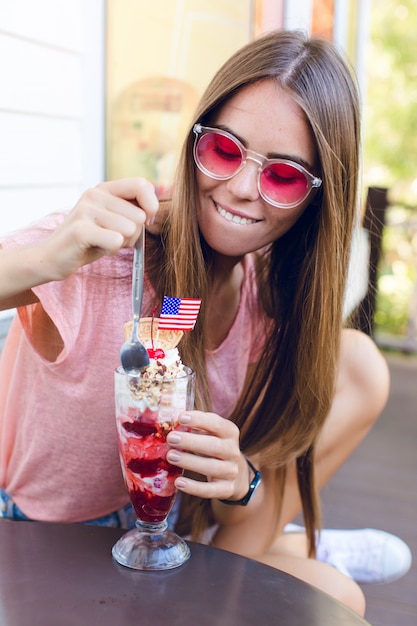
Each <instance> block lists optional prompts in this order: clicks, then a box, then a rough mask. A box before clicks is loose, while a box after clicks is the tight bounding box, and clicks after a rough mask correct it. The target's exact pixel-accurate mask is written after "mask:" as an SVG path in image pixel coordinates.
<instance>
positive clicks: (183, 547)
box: [112, 521, 191, 570]
mask: <svg viewBox="0 0 417 626" xmlns="http://www.w3.org/2000/svg"><path fill="white" fill-rule="evenodd" d="M136 526H137V528H135V529H133V530H129V532H127V533H126V534H125V535H123V537H121V538H120V539H119V540H118V542H117V543H116V544H115V545H114V546H113V549H112V555H113V558H114V560H115V561H117V563H119V564H120V565H123V566H124V567H129V568H131V569H137V570H166V569H173V568H174V567H179V566H180V565H182V564H183V563H185V562H186V561H188V559H189V558H190V554H191V553H190V548H189V547H188V545H187V543H186V542H185V541H184V539H182V538H181V537H179V536H178V535H177V534H176V533H174V532H173V531H172V530H169V528H168V527H167V523H166V521H165V522H161V524H155V525H153V524H144V523H142V522H140V521H138V522H136Z"/></svg>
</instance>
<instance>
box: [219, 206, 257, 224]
mask: <svg viewBox="0 0 417 626" xmlns="http://www.w3.org/2000/svg"><path fill="white" fill-rule="evenodd" d="M214 205H215V207H216V211H217V213H219V215H221V216H222V217H224V219H225V220H226V221H227V222H233V224H241V225H243V226H245V225H247V224H255V223H256V222H258V221H259V220H253V219H251V218H250V217H243V216H241V215H237V214H236V213H230V211H227V210H226V209H224V208H223V207H221V206H220V205H219V204H217V203H216V202H215V203H214Z"/></svg>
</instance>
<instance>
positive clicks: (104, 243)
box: [0, 178, 158, 309]
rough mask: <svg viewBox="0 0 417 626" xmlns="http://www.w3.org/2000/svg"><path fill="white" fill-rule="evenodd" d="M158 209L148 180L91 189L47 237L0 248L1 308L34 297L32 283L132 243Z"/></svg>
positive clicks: (71, 270)
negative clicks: (12, 247)
mask: <svg viewBox="0 0 417 626" xmlns="http://www.w3.org/2000/svg"><path fill="white" fill-rule="evenodd" d="M138 207H139V208H138ZM157 210H158V200H157V198H156V195H155V192H154V188H153V186H152V185H151V183H149V182H148V181H146V180H144V179H140V178H128V179H123V180H118V181H111V182H107V183H102V184H100V185H98V186H97V187H94V188H93V189H89V190H88V191H86V192H85V193H84V194H83V195H82V196H81V198H80V200H79V202H78V203H77V205H76V206H75V207H74V209H73V210H72V211H71V212H70V213H69V214H68V215H67V217H66V218H65V219H64V221H63V222H62V224H61V225H60V226H59V227H58V228H57V229H56V230H55V231H54V232H53V233H52V234H51V235H49V237H47V238H45V239H43V240H41V241H38V242H37V243H35V244H32V245H28V246H21V247H19V248H14V249H7V250H6V249H1V250H0V309H6V308H12V307H15V306H23V305H26V304H30V303H31V302H36V301H37V299H36V297H35V296H34V294H32V292H31V291H30V290H31V289H32V287H35V286H37V285H40V284H43V283H46V282H50V281H52V280H63V279H65V278H67V277H68V276H70V275H71V274H73V273H74V272H76V271H77V270H78V269H79V268H80V267H82V266H83V265H86V264H88V263H91V262H93V261H95V260H97V259H99V258H100V257H102V256H104V255H114V254H116V253H117V252H118V251H119V250H120V249H121V248H123V247H130V246H133V245H134V243H135V241H136V239H137V238H138V236H139V232H140V229H141V228H142V226H143V225H144V224H145V223H146V224H152V223H153V222H154V219H155V215H156V212H157Z"/></svg>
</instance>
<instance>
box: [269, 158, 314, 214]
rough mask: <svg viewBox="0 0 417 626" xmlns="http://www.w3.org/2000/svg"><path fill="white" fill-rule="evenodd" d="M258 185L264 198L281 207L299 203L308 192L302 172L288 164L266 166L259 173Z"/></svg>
mask: <svg viewBox="0 0 417 626" xmlns="http://www.w3.org/2000/svg"><path fill="white" fill-rule="evenodd" d="M260 185H261V189H262V192H263V194H264V196H265V197H266V198H268V199H269V200H271V201H272V202H276V203H278V204H283V205H286V204H288V205H291V204H296V203H297V202H300V201H301V200H302V199H303V198H304V197H305V196H306V194H307V190H308V181H307V178H306V177H305V176H304V174H303V172H300V170H298V169H297V168H296V167H294V166H293V165H290V164H289V163H272V164H271V165H267V166H266V167H265V168H264V169H263V170H262V172H261V178H260Z"/></svg>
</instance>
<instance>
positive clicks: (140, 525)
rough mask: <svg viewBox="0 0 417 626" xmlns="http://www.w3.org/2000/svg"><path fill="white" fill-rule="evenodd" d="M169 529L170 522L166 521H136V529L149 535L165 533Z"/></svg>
mask: <svg viewBox="0 0 417 626" xmlns="http://www.w3.org/2000/svg"><path fill="white" fill-rule="evenodd" d="M167 527H168V522H167V521H166V519H164V520H162V522H142V520H140V519H137V520H136V528H137V529H138V530H140V531H142V532H143V531H146V532H148V533H153V532H155V533H156V532H163V531H164V530H166V528H167Z"/></svg>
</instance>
